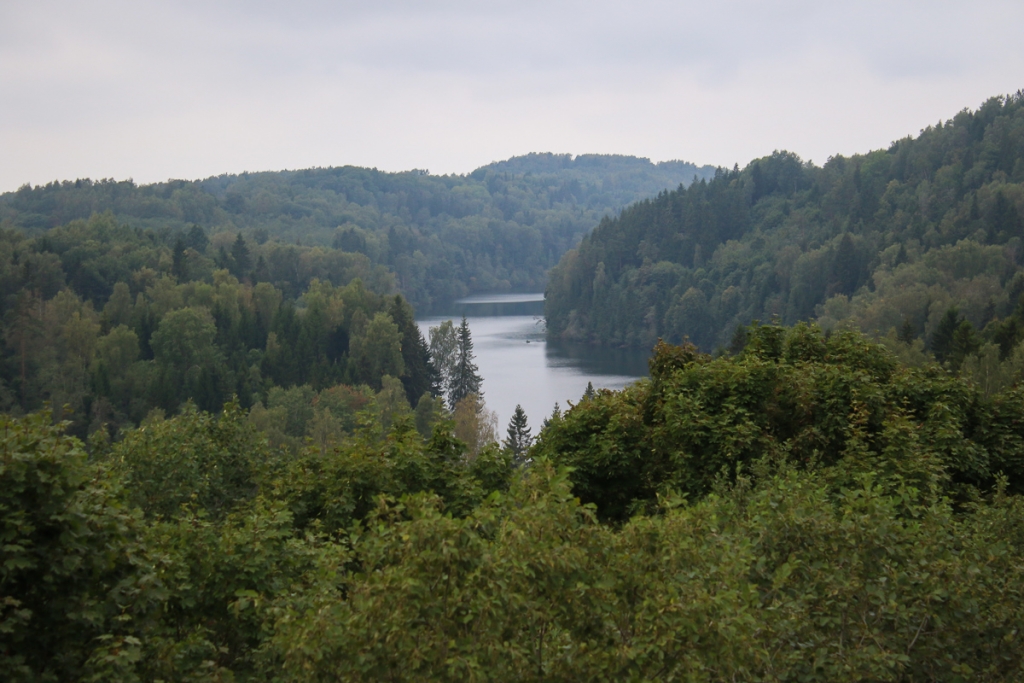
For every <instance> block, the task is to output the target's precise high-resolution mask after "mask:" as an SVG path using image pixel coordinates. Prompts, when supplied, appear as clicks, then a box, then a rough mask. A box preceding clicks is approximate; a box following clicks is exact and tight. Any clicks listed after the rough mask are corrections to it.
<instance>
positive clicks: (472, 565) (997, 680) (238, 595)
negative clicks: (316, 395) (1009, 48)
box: [0, 326, 1024, 683]
mask: <svg viewBox="0 0 1024 683" xmlns="http://www.w3.org/2000/svg"><path fill="white" fill-rule="evenodd" d="M746 340H747V341H746V343H745V344H744V345H743V347H742V349H738V353H737V354H736V355H734V356H725V357H720V358H717V359H712V358H711V357H710V356H707V355H703V354H700V353H698V352H697V351H696V349H695V348H694V347H693V346H692V345H691V346H686V347H671V346H668V345H664V344H663V345H660V346H659V347H658V348H657V349H656V350H655V354H654V356H653V358H652V361H651V379H650V380H642V381H640V382H639V383H638V384H636V385H633V386H632V387H629V388H627V389H626V390H625V391H622V392H610V391H607V390H602V391H600V392H596V393H593V394H590V395H587V396H585V397H583V398H582V399H581V400H580V402H579V403H578V404H577V405H576V406H574V407H572V408H571V409H570V410H569V411H567V412H566V413H564V414H555V415H552V416H551V419H550V420H549V422H548V424H547V426H546V427H545V429H544V430H543V431H542V432H541V435H540V440H539V443H538V444H536V445H535V446H534V447H533V448H532V449H531V450H529V451H527V452H525V453H521V454H516V453H515V452H514V450H513V448H512V447H511V446H509V447H506V448H504V449H500V450H499V449H498V448H497V447H496V445H493V444H492V445H490V446H488V447H485V448H484V449H482V450H481V451H480V452H478V453H476V454H473V453H471V452H469V451H467V449H466V445H465V444H464V443H463V442H462V441H461V440H459V439H457V438H454V437H453V433H454V431H455V430H457V426H455V425H453V423H452V422H451V421H449V420H447V419H441V420H439V421H438V422H437V423H436V424H435V427H434V429H433V431H432V433H431V435H430V437H429V438H424V437H423V436H421V434H419V433H418V432H417V430H416V429H414V427H413V420H412V418H411V417H410V416H408V415H405V416H398V417H397V418H396V419H395V420H393V421H392V422H391V423H390V424H389V425H388V426H386V427H384V428H383V430H382V429H381V425H380V424H379V423H378V422H377V421H375V420H365V419H364V420H361V422H360V424H359V425H357V426H356V428H355V429H354V430H353V432H352V433H351V435H350V436H348V437H347V438H346V439H345V440H344V441H342V442H341V443H339V444H335V445H333V446H331V447H329V448H323V447H322V446H321V445H320V444H319V443H316V442H314V443H310V444H307V445H305V446H304V447H301V448H299V449H297V450H291V451H289V450H285V449H280V448H274V447H272V446H271V445H270V444H269V443H268V440H267V438H266V435H265V434H261V433H260V431H259V430H258V428H257V426H256V425H254V423H253V421H252V420H251V419H247V418H246V414H245V411H244V410H242V409H240V408H239V407H238V406H237V405H233V404H229V405H227V406H226V407H225V409H224V410H223V412H222V413H221V414H220V415H219V416H215V415H211V414H208V413H205V412H201V411H197V410H195V409H194V408H187V409H185V410H183V411H182V413H181V414H180V415H178V416H175V417H173V418H169V419H151V420H149V421H147V423H146V424H145V425H143V426H142V427H140V428H138V429H132V430H127V431H126V432H125V433H124V434H123V435H122V438H121V439H119V440H118V441H117V442H115V443H109V442H106V441H105V440H103V439H97V438H93V439H91V440H90V443H89V444H88V446H86V445H85V444H83V443H82V442H81V441H79V440H77V439H75V438H71V437H68V436H67V435H65V434H62V429H63V428H64V425H59V424H58V425H54V424H53V423H52V420H51V416H50V415H49V414H48V413H45V412H43V413H38V414H35V415H30V416H27V417H23V418H18V419H14V418H11V417H8V416H0V458H2V460H0V464H2V466H0V529H2V531H3V534H4V545H3V549H2V553H3V562H2V563H0V667H2V670H3V671H4V674H5V678H6V679H7V680H12V681H26V682H29V681H44V680H97V681H99V680H102V681H117V682H119V683H120V682H125V683H128V682H134V681H156V680H165V681H182V680H187V681H210V682H214V681H232V680H234V681H268V680H273V681H296V682H298V681H302V682H303V683H306V682H310V681H314V682H315V681H335V680H338V678H339V675H343V677H344V679H345V680H351V681H438V680H466V681H538V682H540V681H621V680H635V681H795V680H799V681H809V682H815V681H821V682H823V683H824V682H828V683H837V682H839V683H845V682H849V683H853V682H854V681H866V680H869V681H906V682H908V683H911V682H914V683H916V682H920V683H928V682H931V681H979V682H987V683H1003V682H1007V681H1019V680H1021V677H1022V674H1024V639H1022V636H1021V629H1020V626H1021V623H1022V622H1024V600H1022V599H1021V598H1022V595H1021V592H1022V586H1024V505H1022V500H1021V496H1020V493H1021V491H1022V489H1024V434H1022V432H1021V425H1022V424H1024V392H1022V391H1021V389H1020V388H1016V389H1012V390H1007V391H1002V392H996V393H994V394H992V395H986V393H985V392H984V391H982V390H981V388H980V387H978V386H976V385H975V384H973V383H972V382H970V381H967V380H965V379H963V378H958V377H955V376H952V375H951V374H949V373H948V372H946V371H945V370H943V369H942V368H940V367H938V366H934V365H933V366H930V367H926V368H920V369H919V368H910V367H906V366H903V365H901V364H900V363H899V361H898V360H897V358H896V357H895V356H894V355H893V354H891V353H890V352H888V351H887V350H886V349H885V348H883V347H881V346H879V345H876V344H874V343H872V342H870V340H867V339H865V338H864V337H862V336H860V335H859V334H857V333H852V332H841V333H836V334H832V335H826V334H824V333H823V332H822V331H821V330H820V329H818V328H816V327H813V326H811V327H808V326H800V327H797V328H795V329H788V330H787V329H784V328H781V327H776V326H754V327H751V328H748V329H747V330H746ZM250 418H251V414H250ZM516 455H519V456H521V457H518V458H516ZM517 461H518V466H517V465H516V463H517ZM339 672H343V673H339Z"/></svg>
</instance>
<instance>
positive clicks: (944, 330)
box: [931, 306, 960, 363]
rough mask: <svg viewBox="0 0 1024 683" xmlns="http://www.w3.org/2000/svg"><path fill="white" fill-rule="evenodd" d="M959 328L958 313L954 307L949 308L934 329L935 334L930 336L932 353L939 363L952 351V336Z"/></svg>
mask: <svg viewBox="0 0 1024 683" xmlns="http://www.w3.org/2000/svg"><path fill="white" fill-rule="evenodd" d="M959 326H960V311H958V310H957V308H956V307H955V306H954V307H951V308H949V309H948V310H947V311H946V313H945V315H943V316H942V320H940V321H939V326H938V327H936V328H935V332H934V333H933V334H932V339H931V347H932V353H934V354H935V357H936V358H937V359H938V360H939V362H940V363H942V362H944V361H945V360H946V357H947V356H948V355H949V354H950V352H952V351H953V335H954V334H956V330H957V328H958V327H959Z"/></svg>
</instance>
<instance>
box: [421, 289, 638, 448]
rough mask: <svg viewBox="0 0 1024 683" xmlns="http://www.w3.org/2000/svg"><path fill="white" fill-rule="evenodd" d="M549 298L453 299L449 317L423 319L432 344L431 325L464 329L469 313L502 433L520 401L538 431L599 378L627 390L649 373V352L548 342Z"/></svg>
mask: <svg viewBox="0 0 1024 683" xmlns="http://www.w3.org/2000/svg"><path fill="white" fill-rule="evenodd" d="M543 298H544V295H543V294H500V295H485V296H478V297H470V298H467V299H462V300H460V301H457V302H456V303H455V304H453V306H452V310H451V312H450V314H449V315H444V316H432V317H429V318H423V319H421V320H417V323H418V324H419V326H420V330H421V331H422V332H423V337H424V339H427V340H428V341H429V339H430V338H429V336H428V334H427V330H428V328H430V327H433V326H436V325H438V324H440V323H441V322H443V321H445V320H453V321H454V322H455V324H456V326H458V324H459V322H460V321H461V319H462V316H463V314H465V316H466V320H467V321H468V322H469V329H470V332H471V333H472V335H473V353H474V354H475V355H476V364H477V366H478V367H479V368H480V376H481V377H483V380H484V381H483V392H484V401H485V402H486V403H487V407H488V408H490V409H491V410H493V411H495V412H496V413H497V414H498V431H499V437H501V438H504V436H505V429H506V427H507V426H508V421H509V419H510V418H511V417H512V413H513V412H514V411H515V408H516V404H517V403H518V404H521V405H522V406H523V410H525V411H526V415H527V418H528V419H529V424H530V427H531V428H532V430H533V434H534V435H536V434H537V432H539V431H540V424H541V422H543V420H544V418H545V417H547V416H548V415H550V414H551V410H552V409H553V408H554V406H555V402H558V404H559V405H561V407H562V409H565V408H566V401H569V400H571V401H572V402H573V403H575V402H576V401H578V400H579V398H580V396H582V395H583V392H584V391H585V390H586V388H587V382H593V384H594V388H595V389H601V388H606V389H621V388H623V387H624V386H626V385H627V384H629V383H630V382H633V381H634V380H636V379H638V378H640V377H645V376H647V356H648V353H647V352H640V351H636V350H621V349H601V348H595V347H592V346H589V345H585V344H564V343H554V342H552V343H549V342H546V341H545V340H544V318H543V316H542V313H543V309H544V300H543Z"/></svg>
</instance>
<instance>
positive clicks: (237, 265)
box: [230, 233, 252, 279]
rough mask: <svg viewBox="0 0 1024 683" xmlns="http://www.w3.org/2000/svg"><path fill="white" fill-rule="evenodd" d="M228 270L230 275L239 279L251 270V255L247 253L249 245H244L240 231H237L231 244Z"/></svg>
mask: <svg viewBox="0 0 1024 683" xmlns="http://www.w3.org/2000/svg"><path fill="white" fill-rule="evenodd" d="M230 270H231V273H232V275H234V276H235V277H237V278H239V279H241V278H243V277H246V276H247V275H248V274H249V271H250V270H252V257H251V256H250V255H249V247H248V245H246V243H245V239H244V238H243V237H242V233H238V237H236V238H235V243H234V244H232V245H231V268H230Z"/></svg>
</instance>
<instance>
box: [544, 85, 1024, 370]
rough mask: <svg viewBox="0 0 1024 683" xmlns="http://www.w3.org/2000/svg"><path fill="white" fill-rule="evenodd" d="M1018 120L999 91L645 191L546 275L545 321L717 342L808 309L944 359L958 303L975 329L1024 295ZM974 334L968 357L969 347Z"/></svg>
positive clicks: (830, 321) (647, 340)
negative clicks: (889, 139) (878, 137)
mask: <svg viewBox="0 0 1024 683" xmlns="http://www.w3.org/2000/svg"><path fill="white" fill-rule="evenodd" d="M1022 122H1024V96H1022V94H1021V93H1017V94H1015V95H1012V96H1008V97H997V98H992V99H990V100H988V101H987V102H985V103H984V104H983V105H982V106H981V108H980V109H978V110H977V111H973V112H972V111H968V110H964V111H962V112H960V113H959V114H957V115H956V116H955V117H953V119H952V120H951V121H947V122H945V123H940V124H938V125H937V126H930V127H928V128H926V129H925V130H923V131H922V132H921V135H920V136H918V137H917V138H916V139H910V138H907V139H904V140H899V141H897V142H895V143H893V145H892V146H891V147H890V148H889V149H888V150H877V151H873V152H869V153H866V154H861V155H855V156H853V157H843V156H836V157H832V158H830V159H829V160H828V162H827V163H826V164H825V165H824V166H822V167H816V166H813V165H811V164H809V163H803V162H802V161H801V160H800V159H799V158H797V157H796V156H795V155H793V154H790V153H786V152H776V153H774V154H772V155H771V156H770V157H765V158H763V159H757V160H754V161H752V162H751V163H750V164H749V165H748V166H747V167H746V168H744V169H742V170H740V169H738V168H737V169H734V170H733V171H725V170H720V171H719V172H718V173H716V175H715V177H714V178H711V179H708V180H707V181H703V180H702V181H700V182H696V183H693V184H692V185H690V186H689V187H687V188H680V189H678V190H676V191H673V192H665V193H662V194H660V195H658V196H657V197H656V198H653V199H649V200H644V201H641V202H638V203H637V204H635V205H633V206H631V207H629V208H628V209H626V210H624V211H623V212H622V213H621V214H620V215H619V216H618V217H615V218H606V219H604V220H602V222H601V223H600V224H599V225H598V226H597V227H596V228H595V229H594V231H593V232H592V233H590V234H589V235H587V236H586V237H585V238H584V239H583V241H582V242H581V243H580V245H579V246H578V247H577V248H575V249H572V250H570V251H568V252H567V253H566V254H565V255H564V256H563V257H562V259H561V261H560V262H559V264H558V266H556V267H555V268H554V269H553V270H552V271H551V274H550V278H549V283H548V287H547V291H546V299H545V315H546V317H547V323H548V333H549V334H550V335H551V336H553V337H557V338H565V339H575V340H582V341H588V342H598V343H602V344H607V345H615V346H621V345H631V346H640V347H645V348H649V347H650V346H653V345H654V343H655V341H656V340H657V339H658V338H664V339H665V340H666V341H669V342H672V343H681V342H683V341H684V340H686V339H688V340H690V341H691V342H693V343H695V344H696V345H697V346H698V347H700V348H701V349H703V350H705V351H711V350H712V349H715V348H718V347H726V346H728V345H729V343H730V339H731V338H732V335H733V332H734V330H736V329H737V326H740V325H748V324H750V323H751V321H753V320H774V319H778V320H779V321H780V322H781V323H783V324H789V325H791V324H795V323H796V322H798V321H801V320H803V321H807V320H811V319H816V320H817V321H818V322H819V323H820V324H821V326H822V327H823V328H825V329H844V328H850V327H852V328H858V329H860V330H862V331H864V332H866V333H868V334H872V335H877V336H883V335H885V334H887V333H888V331H889V330H890V329H897V330H900V329H902V330H903V334H904V336H905V337H906V339H905V341H908V342H909V341H910V339H911V338H912V337H920V338H922V339H925V340H932V339H934V336H935V335H936V334H939V339H938V340H936V341H937V342H938V346H936V347H935V350H936V355H937V356H938V357H939V358H940V360H944V359H945V355H946V353H947V352H948V351H949V349H950V348H951V347H950V344H951V343H952V340H951V336H952V333H953V330H945V329H943V330H940V329H939V328H940V326H941V325H942V324H944V323H943V322H942V321H943V318H944V315H945V314H946V312H947V311H948V310H949V309H950V308H951V307H956V308H958V309H959V310H960V311H962V312H963V313H964V314H965V316H966V320H967V322H969V323H970V325H971V326H972V327H973V329H974V330H983V329H985V327H986V325H988V324H989V323H990V322H991V321H993V320H994V319H995V318H1000V319H1002V320H1005V319H1006V318H1008V317H1009V316H1011V315H1012V314H1013V311H1014V310H1015V307H1016V306H1017V302H1018V299H1019V298H1020V295H1021V293H1022V292H1024V288H1022V285H1024V280H1022V279H1021V278H1022V277H1024V275H1022V271H1021V269H1020V262H1019V261H1020V259H1019V258H1018V257H1017V254H1018V253H1019V250H1020V248H1021V242H1020V240H1021V233H1020V230H1019V226H1020V216H1021V215H1022V211H1024V185H1022V182H1024V176H1022V175H1021V174H1020V169H1021V168H1024V123H1022ZM1015 283H1016V284H1015ZM1015 318H1016V319H1015V322H1014V323H1013V324H1012V325H1011V326H1009V327H1007V328H1004V329H1002V330H997V329H996V328H993V335H996V334H997V333H998V336H999V341H998V343H1000V345H1001V346H1002V348H1003V358H1005V357H1006V356H1007V355H1008V354H1009V352H1010V350H1011V348H1012V346H1014V345H1015V344H1016V343H1017V340H1018V339H1019V336H1018V334H1017V332H1016V331H1015V330H1016V329H1017V326H1018V325H1019V321H1020V317H1019V316H1015ZM969 332H970V330H968V328H964V329H963V331H961V333H960V340H959V341H960V352H963V353H965V355H967V356H969V355H972V354H974V353H975V352H976V351H977V345H976V344H974V343H973V340H972V339H971V335H970V334H969ZM946 336H949V337H950V338H949V339H946V338H945V337H946ZM989 340H990V341H996V338H995V336H993V337H990V338H989ZM947 347H949V348H947ZM962 360H963V359H962V358H958V357H957V356H956V355H954V356H953V357H952V365H953V366H955V367H959V364H960V363H961V362H962Z"/></svg>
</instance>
